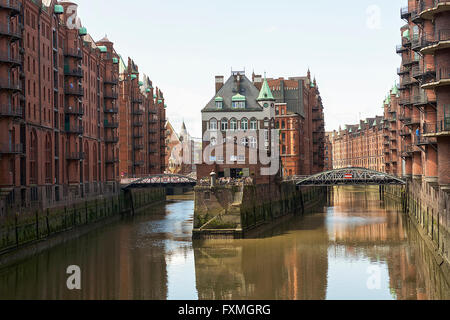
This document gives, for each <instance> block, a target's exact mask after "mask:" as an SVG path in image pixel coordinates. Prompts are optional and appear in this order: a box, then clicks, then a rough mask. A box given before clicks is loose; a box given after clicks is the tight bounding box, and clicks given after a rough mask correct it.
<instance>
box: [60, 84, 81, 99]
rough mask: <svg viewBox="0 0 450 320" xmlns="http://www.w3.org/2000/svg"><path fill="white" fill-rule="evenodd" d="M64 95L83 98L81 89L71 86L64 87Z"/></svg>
mask: <svg viewBox="0 0 450 320" xmlns="http://www.w3.org/2000/svg"><path fill="white" fill-rule="evenodd" d="M64 93H65V94H66V95H72V96H79V97H82V96H84V90H83V87H81V86H79V87H78V88H76V87H74V86H73V85H72V86H70V85H65V86H64Z"/></svg>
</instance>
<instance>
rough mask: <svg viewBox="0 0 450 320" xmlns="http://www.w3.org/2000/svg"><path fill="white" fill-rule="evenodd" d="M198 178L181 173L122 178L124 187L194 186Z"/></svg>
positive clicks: (125, 188)
mask: <svg viewBox="0 0 450 320" xmlns="http://www.w3.org/2000/svg"><path fill="white" fill-rule="evenodd" d="M196 184H197V180H195V179H193V178H190V177H187V176H183V175H179V174H156V175H150V176H146V177H141V178H127V179H123V180H122V189H124V190H127V189H133V188H148V187H194V186H195V185H196Z"/></svg>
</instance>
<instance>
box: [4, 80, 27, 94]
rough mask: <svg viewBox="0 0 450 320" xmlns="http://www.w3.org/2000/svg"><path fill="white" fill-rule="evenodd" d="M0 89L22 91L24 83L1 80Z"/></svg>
mask: <svg viewBox="0 0 450 320" xmlns="http://www.w3.org/2000/svg"><path fill="white" fill-rule="evenodd" d="M0 89H1V90H8V91H22V84H21V83H20V82H14V83H13V82H12V81H8V80H4V79H2V80H0Z"/></svg>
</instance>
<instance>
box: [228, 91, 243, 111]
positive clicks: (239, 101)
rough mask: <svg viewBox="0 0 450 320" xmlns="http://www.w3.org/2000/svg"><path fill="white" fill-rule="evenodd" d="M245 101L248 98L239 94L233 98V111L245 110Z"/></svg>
mask: <svg viewBox="0 0 450 320" xmlns="http://www.w3.org/2000/svg"><path fill="white" fill-rule="evenodd" d="M245 101H246V98H245V97H244V96H243V95H240V94H239V93H238V94H236V95H235V96H233V98H232V101H231V102H232V105H231V107H232V108H233V109H245Z"/></svg>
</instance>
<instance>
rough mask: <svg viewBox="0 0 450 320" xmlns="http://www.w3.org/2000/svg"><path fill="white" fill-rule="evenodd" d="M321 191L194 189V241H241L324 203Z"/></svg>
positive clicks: (288, 186) (287, 185)
mask: <svg viewBox="0 0 450 320" xmlns="http://www.w3.org/2000/svg"><path fill="white" fill-rule="evenodd" d="M326 194H327V189H326V188H323V187H302V188H300V189H298V188H297V186H296V185H295V183H294V182H282V183H277V184H258V185H232V186H228V185H224V186H216V187H210V186H198V187H195V209H194V210H195V211H194V230H193V238H194V239H240V238H245V237H246V236H249V235H250V234H251V233H253V232H255V231H260V230H262V229H263V228H267V227H271V226H273V225H274V224H276V223H277V222H279V221H281V220H282V218H283V217H286V216H289V215H292V214H305V213H307V212H308V210H311V209H312V207H314V206H315V205H318V204H320V203H321V202H323V201H325V200H326Z"/></svg>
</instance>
